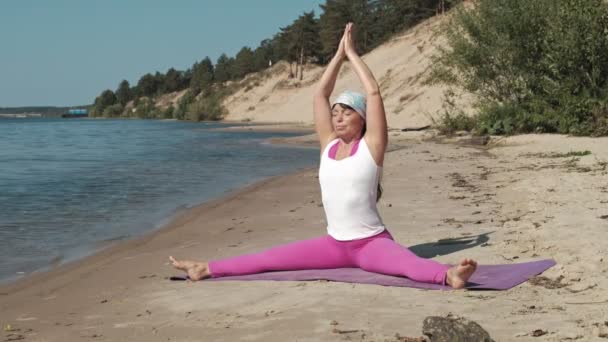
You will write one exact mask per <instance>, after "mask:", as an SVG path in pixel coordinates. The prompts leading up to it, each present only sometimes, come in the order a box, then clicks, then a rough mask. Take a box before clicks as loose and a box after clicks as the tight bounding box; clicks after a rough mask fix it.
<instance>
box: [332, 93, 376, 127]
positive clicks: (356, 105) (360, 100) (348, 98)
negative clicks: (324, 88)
mask: <svg viewBox="0 0 608 342" xmlns="http://www.w3.org/2000/svg"><path fill="white" fill-rule="evenodd" d="M338 103H339V104H344V105H347V106H349V107H351V108H352V109H354V110H355V111H356V112H357V113H359V115H361V117H362V118H363V120H365V119H366V118H365V116H366V106H367V105H366V102H365V95H363V94H361V93H357V92H356V91H350V90H347V91H345V92H343V93H342V94H340V95H338V97H336V99H335V100H334V102H333V103H332V105H331V108H334V106H335V105H336V104H338Z"/></svg>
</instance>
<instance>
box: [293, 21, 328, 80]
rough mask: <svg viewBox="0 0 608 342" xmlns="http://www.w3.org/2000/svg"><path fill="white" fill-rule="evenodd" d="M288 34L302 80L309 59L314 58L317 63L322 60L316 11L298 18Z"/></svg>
mask: <svg viewBox="0 0 608 342" xmlns="http://www.w3.org/2000/svg"><path fill="white" fill-rule="evenodd" d="M287 32H288V33H287V34H288V36H289V37H290V38H291V41H292V47H291V48H292V49H293V50H294V51H295V52H296V61H297V63H298V65H299V66H300V80H302V78H303V77H304V63H306V61H307V60H308V59H309V58H314V59H315V61H317V60H318V59H320V58H321V41H320V36H319V25H318V21H317V20H316V19H315V13H314V11H310V12H305V13H304V14H302V15H301V16H300V17H298V19H296V21H294V23H293V24H292V25H291V27H290V28H289V30H288V31H287ZM297 73H298V72H297V69H296V74H297Z"/></svg>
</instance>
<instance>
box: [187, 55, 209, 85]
mask: <svg viewBox="0 0 608 342" xmlns="http://www.w3.org/2000/svg"><path fill="white" fill-rule="evenodd" d="M213 73H214V70H213V62H211V59H209V57H205V59H203V60H202V61H201V62H200V63H194V65H193V66H192V79H191V80H190V89H192V91H193V92H194V93H195V94H198V93H199V92H201V90H204V89H206V88H208V87H209V86H210V85H211V83H212V82H213V77H214V76H213Z"/></svg>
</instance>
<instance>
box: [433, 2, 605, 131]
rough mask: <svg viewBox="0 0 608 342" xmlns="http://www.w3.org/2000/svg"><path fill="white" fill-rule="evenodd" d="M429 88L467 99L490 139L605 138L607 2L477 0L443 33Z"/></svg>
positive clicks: (461, 10)
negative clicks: (446, 88) (471, 98)
mask: <svg viewBox="0 0 608 342" xmlns="http://www.w3.org/2000/svg"><path fill="white" fill-rule="evenodd" d="M443 30H444V32H445V34H446V37H447V41H448V44H447V47H445V48H440V49H439V53H438V54H436V55H435V56H434V63H433V69H432V72H431V78H430V80H431V82H433V83H445V84H449V85H453V86H457V87H459V88H461V89H464V90H465V91H468V92H471V93H474V94H475V95H476V97H477V99H478V101H477V103H476V104H475V105H476V107H477V108H479V109H480V110H479V113H478V115H477V116H476V120H478V121H477V123H476V127H477V129H478V130H479V131H480V132H485V133H490V134H515V133H528V132H558V133H566V134H578V135H606V134H608V110H607V109H608V101H606V98H607V96H606V95H608V63H607V62H608V34H606V32H608V4H606V3H605V2H604V1H602V0H560V1H555V0H534V1H529V0H478V1H476V2H475V4H474V5H473V6H469V8H465V7H464V6H460V7H459V8H458V9H456V10H455V13H454V14H453V16H452V17H451V19H450V20H449V21H448V22H447V25H445V26H444V27H443Z"/></svg>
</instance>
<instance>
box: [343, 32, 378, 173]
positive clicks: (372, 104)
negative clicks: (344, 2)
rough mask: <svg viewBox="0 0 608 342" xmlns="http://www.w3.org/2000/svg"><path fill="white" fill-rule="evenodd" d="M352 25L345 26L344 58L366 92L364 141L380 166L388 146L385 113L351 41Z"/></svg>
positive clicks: (371, 77)
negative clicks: (350, 65)
mask: <svg viewBox="0 0 608 342" xmlns="http://www.w3.org/2000/svg"><path fill="white" fill-rule="evenodd" d="M352 29H353V24H352V23H349V24H348V25H347V26H346V39H345V40H344V50H345V53H346V57H347V58H348V60H349V61H350V63H351V64H352V67H353V69H354V70H355V73H356V74H357V76H358V77H359V80H360V81H361V83H363V88H364V89H365V92H366V100H367V108H366V111H367V113H366V117H367V118H366V120H365V121H366V125H367V130H366V133H365V139H366V140H365V141H366V142H367V144H368V146H369V147H370V150H371V152H372V155H373V157H374V160H375V161H376V164H378V165H382V163H383V162H384V152H385V151H386V145H387V144H388V129H387V123H386V113H385V112H384V103H383V102H382V96H381V95H380V87H379V86H378V82H376V79H375V78H374V75H373V74H372V72H371V70H369V68H368V67H367V65H366V64H365V62H363V60H362V59H361V57H359V55H358V54H357V51H356V50H355V46H354V42H353V39H352Z"/></svg>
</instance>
